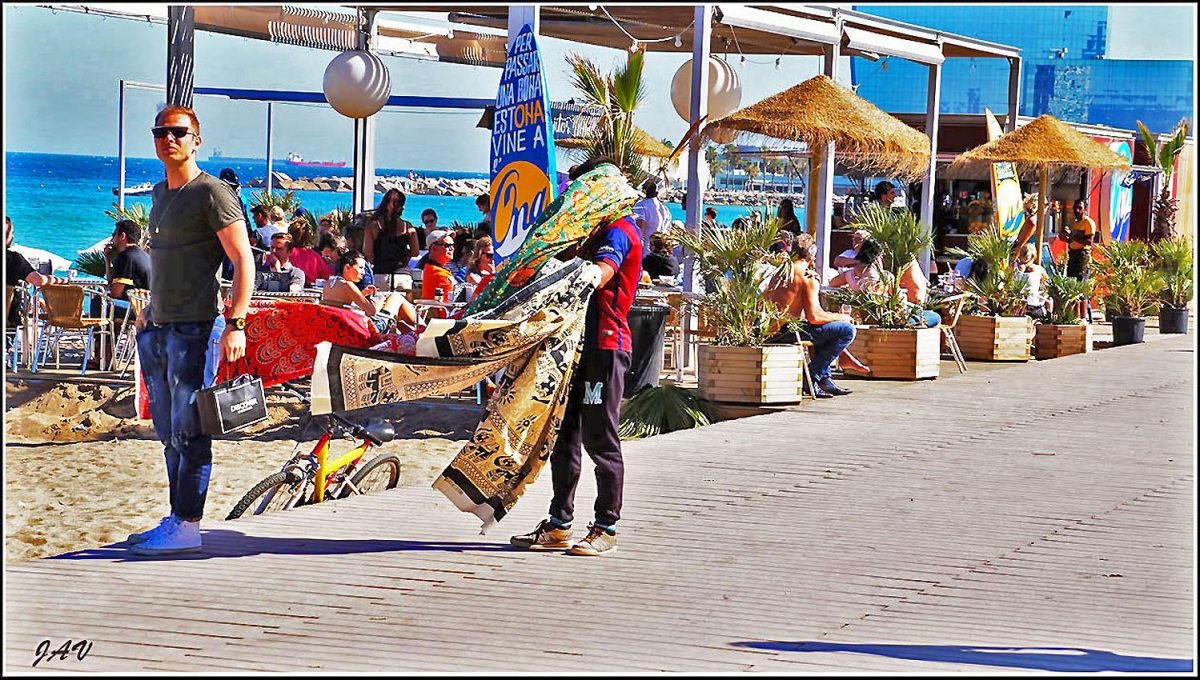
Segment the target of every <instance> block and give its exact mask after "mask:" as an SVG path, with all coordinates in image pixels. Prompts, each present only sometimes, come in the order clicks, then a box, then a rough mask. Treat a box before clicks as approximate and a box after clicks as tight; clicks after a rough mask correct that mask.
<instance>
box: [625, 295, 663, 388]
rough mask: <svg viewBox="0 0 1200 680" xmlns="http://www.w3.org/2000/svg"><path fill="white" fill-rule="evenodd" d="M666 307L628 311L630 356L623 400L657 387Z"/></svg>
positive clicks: (631, 309)
mask: <svg viewBox="0 0 1200 680" xmlns="http://www.w3.org/2000/svg"><path fill="white" fill-rule="evenodd" d="M670 311H671V308H670V307H667V306H665V305H634V306H632V307H630V308H629V333H630V335H631V336H632V337H631V340H632V341H633V353H632V355H631V356H630V358H629V370H628V371H626V372H625V392H624V395H623V396H624V397H625V398H626V399H628V398H629V397H632V396H633V395H635V394H637V393H638V392H641V391H642V390H644V389H646V388H647V387H657V386H658V374H659V373H662V367H663V335H664V331H665V329H666V327H667V314H669V313H670Z"/></svg>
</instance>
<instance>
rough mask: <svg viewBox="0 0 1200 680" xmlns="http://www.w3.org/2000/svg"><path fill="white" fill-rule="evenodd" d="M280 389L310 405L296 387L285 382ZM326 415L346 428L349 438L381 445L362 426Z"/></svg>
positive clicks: (340, 417) (338, 417)
mask: <svg viewBox="0 0 1200 680" xmlns="http://www.w3.org/2000/svg"><path fill="white" fill-rule="evenodd" d="M280 388H281V389H282V390H283V391H284V392H285V393H288V394H291V395H292V396H294V397H296V398H298V399H299V400H300V401H302V402H304V403H305V404H312V400H311V399H309V397H308V395H307V394H304V393H303V392H301V391H300V388H298V387H296V386H295V385H293V384H292V383H289V382H285V383H283V384H282V385H281V387H280ZM328 415H329V417H330V418H333V419H334V420H336V421H337V422H338V423H341V424H342V425H343V426H344V427H346V428H348V429H349V430H350V435H351V436H353V437H356V438H359V439H366V440H367V441H369V442H371V443H372V444H374V445H375V446H382V445H383V442H382V441H380V440H379V439H378V438H377V437H374V436H372V435H371V433H369V432H367V429H366V428H364V427H363V426H362V425H359V424H358V423H356V422H354V421H352V420H348V419H347V418H345V417H343V416H340V415H338V414H336V413H329V414H328Z"/></svg>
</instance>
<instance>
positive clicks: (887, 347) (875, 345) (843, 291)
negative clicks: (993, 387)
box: [827, 269, 941, 380]
mask: <svg viewBox="0 0 1200 680" xmlns="http://www.w3.org/2000/svg"><path fill="white" fill-rule="evenodd" d="M879 276H880V279H882V282H883V286H882V287H881V289H879V290H867V289H863V290H857V291H856V290H850V289H849V288H838V289H835V290H833V291H830V292H829V293H828V294H827V295H828V298H829V301H830V303H831V304H832V305H849V306H851V307H853V308H854V310H855V311H856V312H857V314H858V316H859V318H861V320H862V321H863V323H865V324H867V327H866V328H861V327H860V328H859V329H858V332H857V333H856V334H855V335H854V342H852V343H850V347H848V348H847V349H848V350H849V351H850V353H851V354H853V355H854V356H855V357H857V358H858V360H859V361H861V362H862V363H864V364H866V365H867V366H869V367H870V368H871V372H870V373H869V374H867V376H866V377H868V378H890V379H899V380H920V379H922V378H937V377H938V373H939V371H940V367H941V330H940V329H938V328H926V327H925V324H924V318H923V317H922V316H921V315H920V314H915V315H914V314H913V307H912V305H911V304H910V303H909V302H908V300H907V299H906V298H905V296H904V293H903V291H902V290H901V289H900V287H899V286H898V285H896V280H897V279H896V275H895V274H894V273H893V272H890V271H887V270H886V269H885V270H883V271H881V272H880V273H879Z"/></svg>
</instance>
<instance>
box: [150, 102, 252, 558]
mask: <svg viewBox="0 0 1200 680" xmlns="http://www.w3.org/2000/svg"><path fill="white" fill-rule="evenodd" d="M150 131H151V133H152V134H153V135H154V151H155V154H156V155H157V156H158V159H159V160H160V161H162V163H163V167H164V169H165V170H166V176H167V178H166V180H164V181H162V182H159V183H158V184H157V185H155V187H154V194H153V196H154V206H153V208H151V210H150V224H149V229H150V262H151V266H150V304H149V305H148V306H147V307H146V308H145V309H144V310H143V311H142V313H141V314H140V315H139V316H138V321H137V327H138V339H137V342H138V358H139V361H140V363H141V367H142V377H143V379H144V380H145V382H146V391H147V392H148V393H149V396H150V414H151V417H152V418H153V419H154V432H155V434H156V435H158V438H159V440H160V441H161V442H162V443H163V447H164V454H165V456H166V462H167V481H168V484H169V485H170V500H171V514H169V515H167V516H166V517H164V518H163V519H162V521H161V522H159V524H158V526H157V527H155V528H153V529H151V530H149V531H143V532H139V533H136V534H132V535H130V537H129V542H130V543H131V544H133V548H132V551H133V552H134V553H137V554H139V555H173V554H178V553H188V552H197V551H199V550H200V519H201V518H202V517H203V516H204V501H205V498H206V496H207V494H208V481H209V474H210V473H211V471H212V437H210V436H207V435H205V434H203V433H202V432H201V429H200V412H199V409H198V408H197V407H196V402H195V393H196V391H197V390H199V389H201V388H202V387H204V383H205V355H206V354H207V350H208V345H209V339H210V336H211V335H212V334H213V330H214V324H216V323H217V320H218V318H219V314H220V311H221V308H222V303H221V286H220V281H219V279H218V278H217V276H218V273H219V271H220V268H221V261H222V256H227V257H228V258H229V260H230V261H231V262H232V263H233V300H232V309H231V310H230V314H229V318H228V319H227V320H225V323H224V330H223V331H222V333H221V339H220V347H221V356H222V357H223V359H224V360H225V361H237V360H238V359H241V358H242V357H243V356H244V355H245V353H246V336H245V332H244V329H245V327H246V319H245V317H246V310H247V309H248V308H249V306H250V295H251V293H252V291H253V287H254V257H253V255H252V254H251V251H250V240H249V238H248V236H247V232H246V222H245V219H244V218H243V216H242V208H241V205H239V201H238V200H237V199H236V198H235V197H234V196H233V193H232V192H231V191H229V187H227V186H226V185H225V184H224V183H223V182H222V181H221V180H220V179H217V178H216V177H213V176H212V175H210V174H208V173H206V172H204V171H203V170H201V169H200V166H199V165H197V164H196V153H197V151H198V150H199V148H200V121H199V119H197V118H196V113H195V112H194V111H192V110H191V109H190V108H188V107H184V106H167V107H166V108H164V109H162V110H161V111H159V112H158V115H157V116H155V118H154V127H153V128H151V130H150Z"/></svg>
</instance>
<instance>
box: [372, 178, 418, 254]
mask: <svg viewBox="0 0 1200 680" xmlns="http://www.w3.org/2000/svg"><path fill="white" fill-rule="evenodd" d="M403 212H404V193H403V192H401V191H400V190H399V189H389V190H388V192H387V193H386V194H384V195H383V200H381V201H379V207H378V208H376V209H375V217H374V218H373V219H372V220H371V222H370V223H369V224H368V225H367V230H366V233H365V234H363V251H364V254H365V255H366V256H367V260H368V261H369V262H370V263H371V266H372V268H373V271H374V272H375V274H376V275H378V274H390V273H393V272H396V271H398V270H401V269H406V268H407V267H408V261H409V259H410V258H411V257H412V256H413V255H415V254H417V253H418V252H420V247H419V246H418V245H417V230H416V229H414V228H413V225H412V224H411V223H410V222H409V221H408V220H405V219H403V218H401V217H400V215H401V214H402V213H403Z"/></svg>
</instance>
